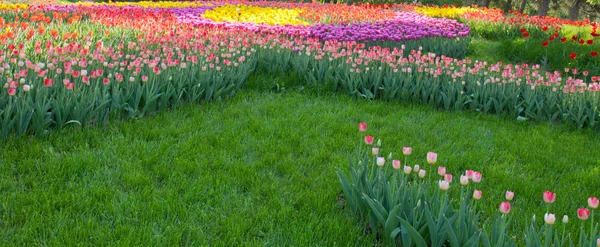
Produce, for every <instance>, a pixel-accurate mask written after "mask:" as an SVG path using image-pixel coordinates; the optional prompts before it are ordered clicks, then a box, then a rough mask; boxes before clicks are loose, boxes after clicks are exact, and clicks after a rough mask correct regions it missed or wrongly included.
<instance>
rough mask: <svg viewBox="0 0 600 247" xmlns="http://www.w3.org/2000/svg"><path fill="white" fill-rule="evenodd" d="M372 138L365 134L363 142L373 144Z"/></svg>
mask: <svg viewBox="0 0 600 247" xmlns="http://www.w3.org/2000/svg"><path fill="white" fill-rule="evenodd" d="M373 139H374V138H373V137H372V136H365V143H366V144H367V145H371V144H373Z"/></svg>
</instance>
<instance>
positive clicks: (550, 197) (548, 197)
mask: <svg viewBox="0 0 600 247" xmlns="http://www.w3.org/2000/svg"><path fill="white" fill-rule="evenodd" d="M554 200H556V194H555V193H552V192H550V191H546V192H544V202H546V203H548V204H552V203H554Z"/></svg>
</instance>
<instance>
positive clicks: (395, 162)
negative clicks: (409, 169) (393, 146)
mask: <svg viewBox="0 0 600 247" xmlns="http://www.w3.org/2000/svg"><path fill="white" fill-rule="evenodd" d="M392 167H393V168H394V170H398V169H400V161H399V160H392Z"/></svg>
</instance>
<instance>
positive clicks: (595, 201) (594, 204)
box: [588, 197, 598, 209]
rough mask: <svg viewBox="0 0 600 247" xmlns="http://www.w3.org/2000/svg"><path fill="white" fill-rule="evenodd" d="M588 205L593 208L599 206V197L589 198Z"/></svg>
mask: <svg viewBox="0 0 600 247" xmlns="http://www.w3.org/2000/svg"><path fill="white" fill-rule="evenodd" d="M588 206H590V208H593V209H596V208H598V199H597V198H596V197H590V198H588Z"/></svg>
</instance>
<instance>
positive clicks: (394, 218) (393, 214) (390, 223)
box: [383, 204, 402, 240]
mask: <svg viewBox="0 0 600 247" xmlns="http://www.w3.org/2000/svg"><path fill="white" fill-rule="evenodd" d="M400 210H402V205H400V204H396V206H395V207H394V208H393V209H392V211H390V214H389V216H388V218H387V220H386V221H385V226H384V228H383V229H384V232H385V234H386V235H388V234H389V236H390V237H391V240H394V239H395V237H396V235H394V234H393V231H394V230H395V229H398V223H399V222H398V219H399V218H400Z"/></svg>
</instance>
